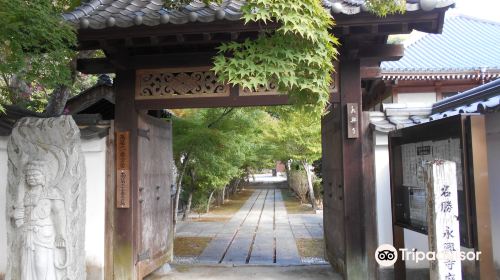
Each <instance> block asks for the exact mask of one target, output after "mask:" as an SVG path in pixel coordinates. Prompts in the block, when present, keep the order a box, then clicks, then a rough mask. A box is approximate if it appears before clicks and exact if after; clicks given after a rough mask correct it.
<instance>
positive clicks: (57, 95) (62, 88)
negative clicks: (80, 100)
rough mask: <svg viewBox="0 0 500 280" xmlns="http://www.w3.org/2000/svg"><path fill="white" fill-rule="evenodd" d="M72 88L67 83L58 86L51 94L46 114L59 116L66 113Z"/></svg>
mask: <svg viewBox="0 0 500 280" xmlns="http://www.w3.org/2000/svg"><path fill="white" fill-rule="evenodd" d="M70 93H71V89H70V88H69V87H68V86H66V85H59V86H57V87H56V88H55V89H54V90H53V91H52V94H51V95H50V98H49V102H48V104H47V107H46V108H45V112H44V114H45V116H47V117H58V116H60V115H62V114H63V113H64V109H65V107H66V101H68V98H69V95H70Z"/></svg>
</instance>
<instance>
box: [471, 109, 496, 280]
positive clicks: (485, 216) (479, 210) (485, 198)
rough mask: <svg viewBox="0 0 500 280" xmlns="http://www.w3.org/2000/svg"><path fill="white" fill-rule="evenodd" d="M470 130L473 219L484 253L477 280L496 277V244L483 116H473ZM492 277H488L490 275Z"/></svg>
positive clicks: (478, 244)
mask: <svg viewBox="0 0 500 280" xmlns="http://www.w3.org/2000/svg"><path fill="white" fill-rule="evenodd" d="M467 126H469V127H470V135H468V137H469V141H470V142H471V147H470V148H471V150H470V151H469V162H471V163H472V164H471V166H472V170H470V171H469V172H470V175H471V178H470V180H472V181H473V185H474V190H473V191H474V195H473V200H474V202H473V203H474V212H473V215H474V216H475V217H473V219H475V220H476V223H475V231H476V234H474V235H473V236H474V237H473V239H474V247H475V249H476V251H477V252H481V256H480V258H479V260H476V275H475V276H476V277H475V278H476V279H485V278H489V277H490V276H492V275H495V264H494V262H493V250H492V248H493V245H492V238H491V214H490V203H489V202H490V200H491V197H490V186H489V179H488V151H487V150H488V149H487V145H486V123H485V118H484V116H470V117H469V119H468V120H467ZM488 275H489V276H488Z"/></svg>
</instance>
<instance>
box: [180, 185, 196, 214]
mask: <svg viewBox="0 0 500 280" xmlns="http://www.w3.org/2000/svg"><path fill="white" fill-rule="evenodd" d="M193 192H194V190H191V192H190V193H189V198H188V203H187V206H186V211H185V212H184V216H182V220H183V221H186V220H187V219H188V218H189V214H190V213H191V203H192V202H193Z"/></svg>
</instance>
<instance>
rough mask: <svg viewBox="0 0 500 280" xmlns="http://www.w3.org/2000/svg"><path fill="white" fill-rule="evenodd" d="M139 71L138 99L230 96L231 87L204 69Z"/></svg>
mask: <svg viewBox="0 0 500 280" xmlns="http://www.w3.org/2000/svg"><path fill="white" fill-rule="evenodd" d="M183 70H184V71H179V70H176V69H155V70H138V71H137V74H136V76H137V81H136V82H137V86H136V98H137V99H150V98H153V99H154V98H184V97H210V96H228V95H229V86H228V85H225V84H221V83H219V82H218V81H217V76H216V75H215V73H214V72H213V71H210V70H208V69H206V68H205V69H202V68H193V69H183Z"/></svg>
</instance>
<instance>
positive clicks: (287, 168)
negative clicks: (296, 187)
mask: <svg viewBox="0 0 500 280" xmlns="http://www.w3.org/2000/svg"><path fill="white" fill-rule="evenodd" d="M285 172H286V182H287V184H288V188H290V189H291V188H292V186H291V185H290V161H289V160H287V161H285Z"/></svg>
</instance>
